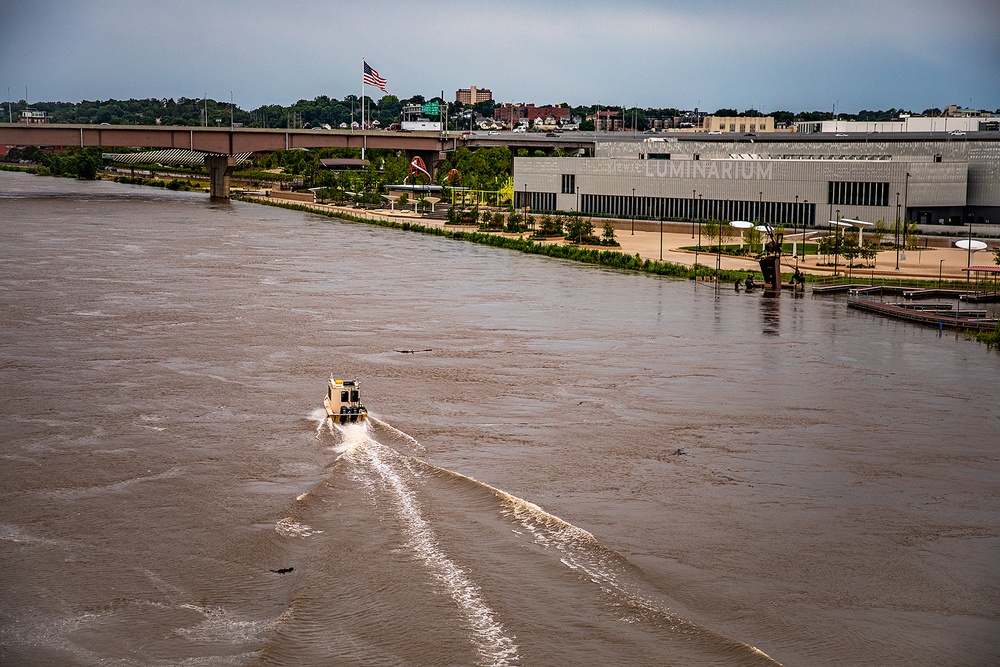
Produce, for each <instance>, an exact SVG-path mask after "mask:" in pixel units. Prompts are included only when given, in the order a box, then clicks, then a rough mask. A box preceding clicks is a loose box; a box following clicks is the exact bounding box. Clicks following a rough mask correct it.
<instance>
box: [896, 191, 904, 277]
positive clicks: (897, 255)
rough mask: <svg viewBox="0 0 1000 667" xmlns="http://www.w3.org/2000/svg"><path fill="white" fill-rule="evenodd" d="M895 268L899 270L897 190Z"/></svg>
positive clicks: (897, 202) (897, 195)
mask: <svg viewBox="0 0 1000 667" xmlns="http://www.w3.org/2000/svg"><path fill="white" fill-rule="evenodd" d="M904 259H905V258H904ZM896 270H897V271H899V193H898V192H897V193H896Z"/></svg>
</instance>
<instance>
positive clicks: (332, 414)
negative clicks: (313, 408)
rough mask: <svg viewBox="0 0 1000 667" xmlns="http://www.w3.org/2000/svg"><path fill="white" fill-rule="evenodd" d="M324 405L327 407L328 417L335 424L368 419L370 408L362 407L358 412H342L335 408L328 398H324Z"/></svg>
mask: <svg viewBox="0 0 1000 667" xmlns="http://www.w3.org/2000/svg"><path fill="white" fill-rule="evenodd" d="M323 406H324V407H325V408H326V417H327V419H330V420H332V421H333V422H334V423H335V424H350V423H356V422H363V421H365V420H366V419H368V410H366V409H365V408H360V409H358V411H357V412H340V411H338V410H337V409H335V408H334V406H333V405H332V404H331V403H330V399H328V398H326V399H323Z"/></svg>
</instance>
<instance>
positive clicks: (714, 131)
mask: <svg viewBox="0 0 1000 667" xmlns="http://www.w3.org/2000/svg"><path fill="white" fill-rule="evenodd" d="M709 134H722V132H720V131H719V130H712V131H711V132H709Z"/></svg>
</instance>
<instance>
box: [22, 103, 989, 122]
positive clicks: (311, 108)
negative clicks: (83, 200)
mask: <svg viewBox="0 0 1000 667" xmlns="http://www.w3.org/2000/svg"><path fill="white" fill-rule="evenodd" d="M434 100H438V101H442V100H441V98H440V97H435V98H432V99H431V100H428V99H426V98H425V97H424V96H423V95H414V96H413V97H410V98H407V99H402V100H401V99H399V98H398V97H396V96H395V95H384V96H382V97H381V98H380V99H378V100H375V99H373V98H371V97H368V96H366V97H365V99H364V100H362V99H361V98H360V97H359V96H357V95H347V96H346V97H344V98H343V99H339V100H338V99H336V98H332V97H327V96H326V95H320V96H319V97H316V98H314V99H312V100H305V99H302V100H299V101H297V102H295V103H294V104H291V105H289V106H282V105H280V104H266V105H263V106H260V107H258V108H256V109H252V110H245V109H241V108H240V107H239V106H231V105H230V103H229V102H228V101H219V100H213V99H210V98H189V97H181V98H179V99H177V100H174V99H168V98H162V99H153V98H150V99H142V100H136V99H129V100H114V99H110V100H105V101H99V100H98V101H90V100H84V101H83V102H75V103H74V102H34V103H32V104H31V105H30V106H29V105H26V104H25V102H24V100H20V101H18V102H11V103H10V110H9V112H8V114H6V115H8V116H12V117H14V118H15V119H16V118H17V117H19V116H20V113H21V111H23V110H25V109H27V108H31V109H35V110H38V111H46V112H48V114H49V116H50V118H51V119H52V122H53V123H78V124H94V125H99V124H101V123H108V124H110V125H187V126H201V125H210V126H211V125H216V126H223V127H225V126H227V125H229V123H230V122H234V123H237V124H239V125H241V126H243V127H274V128H309V127H322V126H324V125H329V126H330V127H333V128H338V127H340V126H341V125H342V124H343V125H344V126H346V127H350V126H351V123H352V122H356V123H359V124H360V123H361V121H362V102H363V103H364V105H367V117H368V119H369V121H378V124H379V126H381V127H388V126H389V125H391V124H392V123H396V122H399V120H400V114H401V111H402V108H403V106H404V105H407V104H420V105H422V104H424V103H426V102H429V101H434ZM555 106H561V107H565V108H568V109H570V113H571V115H572V116H578V117H580V118H581V119H586V118H587V117H588V116H591V117H592V116H594V115H595V114H596V113H597V112H598V111H611V112H617V113H618V114H619V115H620V116H621V117H622V119H623V121H624V125H625V127H627V128H629V129H632V128H635V129H636V130H638V131H643V130H647V129H651V128H653V127H654V125H655V122H656V121H666V120H672V119H674V118H677V117H681V116H683V115H684V114H685V112H684V111H682V110H679V109H677V108H675V107H664V108H639V107H624V106H607V105H604V106H599V105H590V106H586V105H584V106H575V107H571V106H570V105H569V104H567V103H565V102H564V103H562V104H558V105H555ZM494 108H495V102H494V101H493V100H487V101H485V102H479V103H478V104H475V105H469V106H464V105H462V104H459V103H456V102H449V103H448V112H449V116H450V117H451V122H452V123H455V124H456V125H455V127H460V126H461V125H460V123H461V121H462V119H463V118H468V116H469V113H470V112H474V113H475V114H477V115H479V116H489V117H492V115H493V110H494ZM904 113H906V114H910V115H922V116H939V115H941V110H940V109H938V108H930V109H924V110H923V111H922V112H920V113H919V114H915V113H913V112H911V111H908V110H905V109H896V108H890V109H886V110H881V109H880V110H877V111H870V110H867V109H862V110H861V111H859V112H858V113H856V114H848V113H838V114H837V118H839V119H841V120H857V121H888V120H892V119H893V118H898V117H899V115H900V114H904ZM997 113H1000V109H998V110H997ZM712 115H714V116H745V117H755V116H764V115H768V116H772V117H773V118H774V119H775V121H776V122H777V123H785V124H791V123H794V122H796V121H821V120H832V119H833V118H834V115H833V113H832V112H831V111H800V112H792V111H782V110H777V111H771V112H768V113H763V112H761V111H759V110H756V109H747V110H745V111H737V110H736V109H730V108H723V109H718V110H716V111H715V113H714V114H712ZM581 129H593V125H592V124H590V125H589V126H586V125H585V126H583V127H581Z"/></svg>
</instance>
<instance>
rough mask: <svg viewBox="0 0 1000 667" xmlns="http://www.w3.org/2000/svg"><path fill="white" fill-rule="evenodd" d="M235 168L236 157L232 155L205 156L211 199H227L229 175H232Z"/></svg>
mask: <svg viewBox="0 0 1000 667" xmlns="http://www.w3.org/2000/svg"><path fill="white" fill-rule="evenodd" d="M235 168H236V158H234V157H233V156H232V155H206V156H205V169H207V170H208V180H209V184H210V189H209V192H210V194H211V196H212V199H229V177H230V176H232V175H233V169H235Z"/></svg>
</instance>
